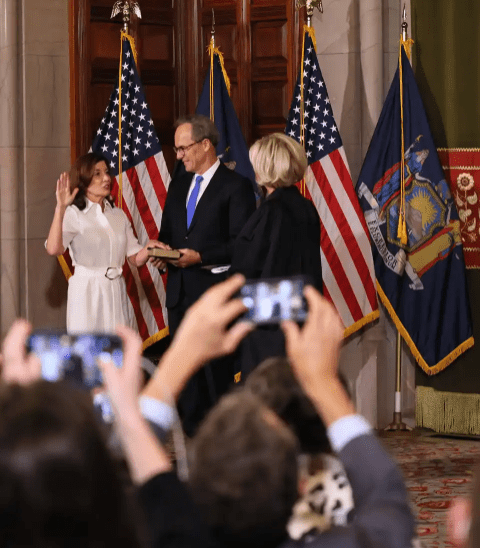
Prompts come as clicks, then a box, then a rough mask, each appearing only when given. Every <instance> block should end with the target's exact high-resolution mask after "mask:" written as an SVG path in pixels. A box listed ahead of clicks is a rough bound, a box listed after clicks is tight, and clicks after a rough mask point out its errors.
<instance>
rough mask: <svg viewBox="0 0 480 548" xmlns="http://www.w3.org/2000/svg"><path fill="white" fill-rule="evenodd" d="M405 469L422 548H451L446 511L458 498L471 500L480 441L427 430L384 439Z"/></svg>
mask: <svg viewBox="0 0 480 548" xmlns="http://www.w3.org/2000/svg"><path fill="white" fill-rule="evenodd" d="M382 441H383V442H384V444H385V446H386V448H387V450H388V451H389V452H390V454H391V455H393V457H394V458H395V459H396V460H397V462H398V463H399V465H400V467H401V468H402V470H403V474H404V476H405V481H406V483H407V487H408V489H409V491H410V494H411V500H412V508H413V511H414V513H415V514H416V516H417V524H418V536H419V538H420V540H421V544H422V547H423V548H444V547H445V548H447V547H448V548H451V546H453V545H452V544H451V543H449V542H448V540H447V538H446V515H447V509H448V507H449V505H450V503H451V501H452V499H454V498H456V497H464V496H465V497H469V496H470V492H471V488H472V479H473V469H474V468H475V465H476V463H477V462H479V461H480V440H475V439H473V440H472V439H462V438H454V437H449V438H447V437H439V436H437V435H432V434H431V433H428V432H426V431H423V432H420V433H417V432H416V433H415V434H414V435H408V434H402V433H399V434H392V435H389V436H388V437H384V438H382Z"/></svg>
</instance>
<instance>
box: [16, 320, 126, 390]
mask: <svg viewBox="0 0 480 548" xmlns="http://www.w3.org/2000/svg"><path fill="white" fill-rule="evenodd" d="M27 350H28V351H29V352H33V353H34V354H36V355H37V356H38V358H39V359H40V361H41V364H42V378H44V379H45V380H48V381H52V382H54V381H59V380H62V379H65V380H69V381H72V382H74V383H75V384H76V385H78V386H81V387H84V388H87V389H92V388H95V387H97V386H100V385H101V384H102V374H101V372H100V369H99V368H98V363H97V360H98V359H99V358H102V359H103V360H105V361H106V360H108V361H112V362H113V363H114V364H115V365H117V366H118V367H121V366H122V364H123V343H122V340H121V339H120V337H118V336H116V335H110V334H104V333H83V334H78V335H70V334H68V333H66V332H63V331H62V332H59V331H49V330H37V331H34V332H33V333H32V334H31V335H30V337H29V338H28V341H27Z"/></svg>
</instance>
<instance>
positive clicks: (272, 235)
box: [231, 186, 322, 291]
mask: <svg viewBox="0 0 480 548" xmlns="http://www.w3.org/2000/svg"><path fill="white" fill-rule="evenodd" d="M231 272H232V273H233V272H241V273H242V274H244V275H245V276H246V278H247V279H257V278H272V277H286V276H294V275H297V274H303V275H308V276H309V277H310V278H311V279H312V282H313V284H314V285H315V287H317V289H319V290H320V291H321V290H322V265H321V262H320V219H319V216H318V213H317V210H316V209H315V206H314V205H313V204H312V202H310V201H309V200H307V199H306V198H304V197H303V196H302V195H301V194H300V192H299V190H298V189H297V187H295V186H292V187H287V188H277V189H276V190H275V191H274V192H272V194H270V195H269V196H268V197H267V198H266V200H265V201H264V202H263V204H262V205H261V206H260V207H259V208H258V209H257V211H255V213H254V214H253V215H252V216H251V217H250V219H249V220H248V222H247V224H246V225H245V226H244V227H243V230H242V232H241V233H240V235H239V236H238V238H237V241H236V242H235V247H234V251H233V258H232V268H231Z"/></svg>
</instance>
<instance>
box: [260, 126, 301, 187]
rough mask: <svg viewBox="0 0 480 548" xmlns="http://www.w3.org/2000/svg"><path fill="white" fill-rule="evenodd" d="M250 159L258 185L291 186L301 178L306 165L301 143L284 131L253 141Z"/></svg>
mask: <svg viewBox="0 0 480 548" xmlns="http://www.w3.org/2000/svg"><path fill="white" fill-rule="evenodd" d="M250 161H251V162H252V166H253V170H254V171H255V178H256V180H257V183H258V184H259V185H260V186H265V185H269V186H275V187H286V186H292V185H294V184H295V183H297V182H298V181H301V180H302V179H303V177H304V175H305V171H306V170H307V166H308V161H307V156H306V154H305V150H304V148H303V147H302V145H300V144H299V143H298V142H297V141H295V139H292V138H291V137H288V136H287V135H285V134H284V133H271V134H270V135H265V137H262V138H261V139H259V140H258V141H256V142H255V143H253V145H252V146H251V147H250Z"/></svg>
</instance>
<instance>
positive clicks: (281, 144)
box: [231, 133, 322, 379]
mask: <svg viewBox="0 0 480 548" xmlns="http://www.w3.org/2000/svg"><path fill="white" fill-rule="evenodd" d="M250 161H251V162H252V165H253V169H254V171H255V176H256V180H257V183H258V185H259V186H260V187H261V188H262V189H263V190H264V193H265V200H264V201H263V203H262V204H261V205H260V207H259V208H258V209H257V210H256V211H255V213H253V215H252V216H251V217H250V219H249V220H248V221H247V223H246V225H245V226H244V228H243V230H242V232H241V233H240V234H239V236H238V238H237V240H236V242H235V247H234V252H233V258H232V266H231V272H232V273H233V272H241V273H242V274H244V275H245V276H246V278H247V280H255V279H260V278H278V277H282V278H285V277H290V276H296V275H303V276H308V278H309V279H310V281H311V283H312V284H313V285H314V286H315V287H316V288H317V289H318V290H319V291H322V266H321V261H320V218H319V216H318V213H317V210H316V208H315V206H314V205H313V203H312V202H311V201H310V200H308V199H306V198H304V197H303V196H302V195H301V193H300V191H299V190H298V188H297V186H296V183H297V182H299V181H301V180H302V179H303V177H304V175H305V172H306V170H307V166H308V162H307V157H306V155H305V150H304V149H303V147H302V146H301V145H300V144H299V143H298V142H297V141H295V140H294V139H292V138H290V137H288V136H286V135H284V134H283V133H272V134H271V135H267V136H265V137H262V138H261V139H259V140H258V141H257V142H256V143H254V144H253V145H252V147H251V149H250ZM239 352H240V358H239V364H240V365H239V366H238V367H237V369H239V370H241V371H242V378H243V379H245V378H246V376H247V375H248V373H249V372H250V371H251V370H252V369H253V368H255V367H256V366H257V365H258V364H259V363H260V362H261V361H262V360H263V359H265V358H267V357H271V356H284V355H285V341H284V337H283V333H282V331H281V329H280V327H279V326H276V325H274V326H261V327H258V328H257V329H256V330H255V331H253V332H252V333H251V334H250V335H249V336H248V337H247V338H246V339H245V341H244V342H243V343H242V345H241V348H240V351H239Z"/></svg>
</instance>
